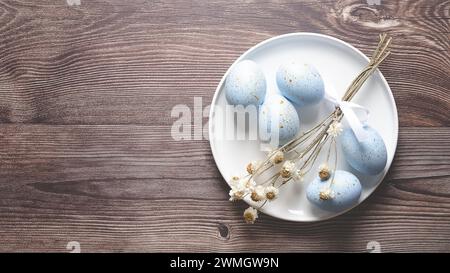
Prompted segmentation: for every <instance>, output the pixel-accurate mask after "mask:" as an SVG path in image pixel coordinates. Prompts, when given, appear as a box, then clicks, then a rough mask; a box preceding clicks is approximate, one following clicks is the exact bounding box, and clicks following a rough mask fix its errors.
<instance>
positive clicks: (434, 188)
mask: <svg viewBox="0 0 450 273" xmlns="http://www.w3.org/2000/svg"><path fill="white" fill-rule="evenodd" d="M0 138H1V140H2V143H4V144H5V145H2V146H1V147H0V182H1V183H0V217H1V219H2V221H0V234H1V238H2V244H1V245H0V251H7V250H16V251H25V250H27V251H30V250H31V251H66V249H65V246H66V244H67V242H69V241H79V242H80V243H81V246H82V250H83V251H365V250H366V245H367V243H368V242H369V241H372V240H376V241H378V242H380V244H381V246H382V250H383V251H449V250H450V243H449V242H450V225H449V221H450V188H449V185H450V184H449V183H448V182H449V179H450V166H449V164H450V156H449V154H450V153H449V152H450V151H449V145H448V144H449V141H450V129H449V128H426V127H422V128H415V127H414V128H403V129H402V130H401V131H400V139H399V143H400V144H399V146H398V150H397V156H396V160H395V163H394V165H393V167H392V169H391V172H390V174H389V175H388V178H387V179H386V181H384V182H383V184H382V185H381V186H380V188H379V189H378V190H377V191H376V192H375V194H374V195H373V196H372V197H370V198H369V199H368V200H367V201H366V202H364V203H363V204H362V205H360V206H359V207H358V208H356V209H355V210H353V211H352V212H350V213H348V214H345V215H344V216H341V217H338V218H336V219H333V220H330V221H326V222H323V223H313V224H302V223H291V222H285V221H279V220H276V219H274V218H272V217H268V216H262V217H261V219H260V220H261V221H259V222H258V223H257V224H255V225H253V226H248V225H245V224H243V222H242V219H241V212H242V209H243V208H244V205H243V204H233V203H231V202H227V201H226V199H227V186H226V184H225V182H224V181H223V180H222V178H221V177H220V175H219V174H218V172H217V170H216V167H215V165H214V162H213V160H212V156H211V152H210V149H209V144H208V143H207V142H206V141H200V142H199V141H191V142H189V141H188V142H186V141H180V142H175V141H173V140H171V138H170V127H167V126H134V125H98V126H93V125H89V126H86V125H71V126H69V125H56V126H55V125H8V124H4V125H1V126H0ZM220 234H222V235H223V236H221V235H220ZM267 234H271V236H270V238H268V237H267Z"/></svg>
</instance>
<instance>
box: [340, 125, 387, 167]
mask: <svg viewBox="0 0 450 273" xmlns="http://www.w3.org/2000/svg"><path fill="white" fill-rule="evenodd" d="M364 129H365V130H366V132H367V133H368V137H367V139H365V140H363V141H361V142H359V141H358V139H357V138H356V136H355V134H354V133H353V131H352V130H351V129H350V128H346V129H344V131H343V132H342V135H341V136H340V139H339V140H340V142H341V146H342V150H343V154H344V158H345V159H346V160H347V162H348V164H350V166H352V167H353V168H354V169H356V170H357V171H359V172H361V173H363V174H369V175H375V174H378V173H380V172H381V171H383V170H384V167H385V166H386V161H387V151H386V145H384V141H383V139H382V138H381V136H380V135H379V134H378V132H377V131H376V130H375V129H373V128H371V127H370V126H368V125H366V126H364Z"/></svg>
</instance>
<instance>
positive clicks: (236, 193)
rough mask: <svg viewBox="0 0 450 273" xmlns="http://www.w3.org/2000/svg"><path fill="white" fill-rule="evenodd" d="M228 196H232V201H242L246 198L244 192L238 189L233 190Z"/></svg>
mask: <svg viewBox="0 0 450 273" xmlns="http://www.w3.org/2000/svg"><path fill="white" fill-rule="evenodd" d="M228 194H229V195H230V201H237V200H242V199H243V198H244V196H245V192H244V191H239V190H236V189H231V190H230V192H229V193H228Z"/></svg>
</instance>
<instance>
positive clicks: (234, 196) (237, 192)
mask: <svg viewBox="0 0 450 273" xmlns="http://www.w3.org/2000/svg"><path fill="white" fill-rule="evenodd" d="M255 184H256V183H255V181H254V180H253V179H248V178H242V179H239V180H235V179H232V181H231V182H230V186H231V190H230V192H229V195H230V201H236V200H241V199H243V198H244V197H245V195H246V194H248V193H250V192H251V191H252V189H253V187H254V186H255Z"/></svg>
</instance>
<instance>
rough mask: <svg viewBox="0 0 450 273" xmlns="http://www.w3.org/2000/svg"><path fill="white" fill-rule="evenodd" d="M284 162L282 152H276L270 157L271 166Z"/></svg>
mask: <svg viewBox="0 0 450 273" xmlns="http://www.w3.org/2000/svg"><path fill="white" fill-rule="evenodd" d="M283 160H284V153H283V152H282V151H276V152H275V153H274V154H273V155H272V156H271V157H270V162H272V164H275V165H276V164H280V163H281V162H283Z"/></svg>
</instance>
